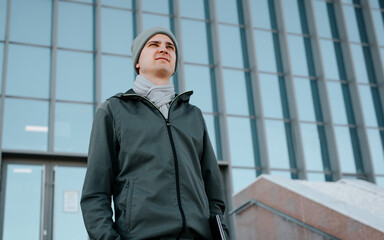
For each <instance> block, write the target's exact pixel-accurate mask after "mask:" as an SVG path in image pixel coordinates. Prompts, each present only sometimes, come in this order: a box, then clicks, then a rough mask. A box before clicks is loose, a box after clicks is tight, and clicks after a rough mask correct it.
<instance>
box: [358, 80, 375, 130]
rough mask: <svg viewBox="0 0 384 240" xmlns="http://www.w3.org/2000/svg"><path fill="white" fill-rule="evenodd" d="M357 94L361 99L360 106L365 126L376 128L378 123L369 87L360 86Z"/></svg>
mask: <svg viewBox="0 0 384 240" xmlns="http://www.w3.org/2000/svg"><path fill="white" fill-rule="evenodd" d="M359 93H360V99H361V106H362V110H363V113H364V114H363V115H364V119H365V125H366V126H372V127H377V126H378V122H377V117H376V111H375V106H374V105H373V98H372V92H371V87H370V86H366V85H360V86H359Z"/></svg>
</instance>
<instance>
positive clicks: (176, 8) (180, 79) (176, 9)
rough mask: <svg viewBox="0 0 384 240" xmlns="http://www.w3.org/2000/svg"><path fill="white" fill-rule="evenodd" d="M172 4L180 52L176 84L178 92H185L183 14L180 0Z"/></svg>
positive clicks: (174, 0) (178, 53)
mask: <svg viewBox="0 0 384 240" xmlns="http://www.w3.org/2000/svg"><path fill="white" fill-rule="evenodd" d="M171 4H172V5H173V6H172V9H173V12H172V13H171V14H173V16H174V18H173V23H174V24H173V27H174V33H175V37H176V39H177V40H178V45H179V46H178V52H177V58H178V59H177V62H178V65H177V72H176V74H175V75H176V80H177V81H174V82H175V85H176V87H177V91H178V92H184V91H185V89H186V87H185V77H184V74H185V71H184V54H183V38H182V30H181V29H182V26H181V15H180V2H179V1H178V0H172V2H171Z"/></svg>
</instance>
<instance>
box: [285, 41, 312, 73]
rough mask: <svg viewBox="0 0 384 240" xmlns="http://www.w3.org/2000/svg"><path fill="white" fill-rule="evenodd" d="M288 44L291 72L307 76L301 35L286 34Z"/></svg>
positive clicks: (306, 64)
mask: <svg viewBox="0 0 384 240" xmlns="http://www.w3.org/2000/svg"><path fill="white" fill-rule="evenodd" d="M288 46H289V54H290V58H291V67H292V73H293V74H295V75H303V76H309V73H308V63H307V55H306V53H305V46H304V39H303V37H300V36H293V35H288Z"/></svg>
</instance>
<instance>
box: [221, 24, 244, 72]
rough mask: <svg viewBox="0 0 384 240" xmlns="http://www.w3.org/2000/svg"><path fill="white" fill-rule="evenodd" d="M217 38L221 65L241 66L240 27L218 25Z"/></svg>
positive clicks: (242, 64)
mask: <svg viewBox="0 0 384 240" xmlns="http://www.w3.org/2000/svg"><path fill="white" fill-rule="evenodd" d="M219 38H220V53H221V59H222V63H223V66H228V67H239V68H243V67H244V63H243V52H242V42H241V39H240V29H239V28H238V27H233V26H226V25H219Z"/></svg>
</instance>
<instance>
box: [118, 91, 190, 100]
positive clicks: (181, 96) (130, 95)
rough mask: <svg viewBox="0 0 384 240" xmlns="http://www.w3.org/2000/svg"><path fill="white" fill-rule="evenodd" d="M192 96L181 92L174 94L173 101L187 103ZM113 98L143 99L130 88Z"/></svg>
mask: <svg viewBox="0 0 384 240" xmlns="http://www.w3.org/2000/svg"><path fill="white" fill-rule="evenodd" d="M192 94H193V91H187V92H183V93H181V94H176V95H175V98H174V99H177V100H181V101H183V102H189V99H190V97H191V95H192ZM113 97H117V98H120V99H125V98H130V99H137V100H140V99H142V98H143V97H141V96H140V95H138V94H137V93H136V92H135V91H133V89H132V88H131V89H129V90H128V91H126V92H125V93H118V94H116V95H115V96H113Z"/></svg>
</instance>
